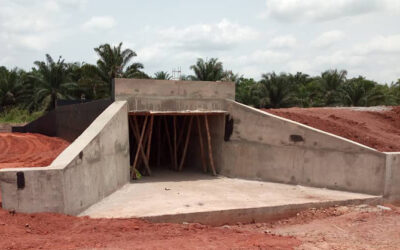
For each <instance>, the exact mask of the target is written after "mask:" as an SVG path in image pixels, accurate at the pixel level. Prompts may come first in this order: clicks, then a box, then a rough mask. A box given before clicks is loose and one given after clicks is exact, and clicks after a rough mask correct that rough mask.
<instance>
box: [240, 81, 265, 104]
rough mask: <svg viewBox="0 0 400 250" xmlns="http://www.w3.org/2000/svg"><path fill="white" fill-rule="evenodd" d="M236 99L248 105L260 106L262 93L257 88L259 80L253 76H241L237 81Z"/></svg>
mask: <svg viewBox="0 0 400 250" xmlns="http://www.w3.org/2000/svg"><path fill="white" fill-rule="evenodd" d="M235 100H236V101H237V102H240V103H243V104H246V105H250V106H253V107H259V105H260V93H259V89H258V88H257V82H256V81H254V79H253V78H250V79H248V78H243V77H241V78H239V80H238V81H237V82H236V96H235Z"/></svg>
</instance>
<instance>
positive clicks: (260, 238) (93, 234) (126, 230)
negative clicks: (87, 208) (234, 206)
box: [0, 209, 300, 249]
mask: <svg viewBox="0 0 400 250" xmlns="http://www.w3.org/2000/svg"><path fill="white" fill-rule="evenodd" d="M298 245H300V241H299V240H296V239H295V238H293V237H282V236H274V235H270V234H265V233H264V232H248V231H241V230H238V229H234V228H231V227H225V228H224V227H219V228H216V227H210V226H204V225H200V224H186V225H184V224H166V223H165V224H152V223H148V222H145V221H142V220H137V219H89V218H86V217H83V218H82V217H73V216H67V215H57V214H49V213H46V214H45V213H43V214H32V215H27V214H10V213H8V212H6V211H4V210H1V209H0V249H27V248H29V249H77V248H79V249H92V248H101V249H138V248H139V249H204V248H206V249H271V248H272V249H293V248H294V247H296V246H298Z"/></svg>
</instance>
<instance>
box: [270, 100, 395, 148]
mask: <svg viewBox="0 0 400 250" xmlns="http://www.w3.org/2000/svg"><path fill="white" fill-rule="evenodd" d="M263 110H264V111H266V112H268V113H271V114H274V115H278V116H281V117H284V118H287V119H290V120H293V121H296V122H300V123H303V124H306V125H308V126H311V127H314V128H317V129H320V130H323V131H326V132H329V133H332V134H335V135H338V136H342V137H345V138H347V139H350V140H353V141H356V142H358V143H361V144H364V145H366V146H369V147H371V148H375V149H377V150H379V151H381V152H400V106H397V107H389V108H377V107H373V108H365V109H357V108H306V109H305V108H288V109H263Z"/></svg>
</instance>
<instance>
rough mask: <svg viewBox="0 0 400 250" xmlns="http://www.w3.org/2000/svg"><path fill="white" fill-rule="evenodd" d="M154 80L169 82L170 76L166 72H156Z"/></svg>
mask: <svg viewBox="0 0 400 250" xmlns="http://www.w3.org/2000/svg"><path fill="white" fill-rule="evenodd" d="M154 79H157V80H171V79H172V76H171V75H170V74H169V73H168V72H167V71H158V72H156V73H154Z"/></svg>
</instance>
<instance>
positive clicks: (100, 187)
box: [0, 101, 129, 215]
mask: <svg viewBox="0 0 400 250" xmlns="http://www.w3.org/2000/svg"><path fill="white" fill-rule="evenodd" d="M127 112H128V109H127V103H126V102H123V101H120V102H114V103H113V104H112V105H110V106H109V107H108V108H107V109H106V110H105V111H104V112H103V113H101V115H100V116H98V117H97V118H96V119H95V121H94V122H93V123H92V124H91V125H90V126H89V127H88V128H87V129H86V130H85V131H84V132H83V133H82V134H81V135H80V136H79V137H78V138H77V139H76V140H75V141H74V142H73V143H72V144H71V145H70V146H69V147H68V148H67V149H65V150H64V151H63V152H62V153H61V154H60V155H59V156H58V157H57V158H56V159H55V160H54V161H53V163H52V164H51V165H50V166H49V167H44V168H19V169H3V170H0V189H1V191H2V202H3V208H5V209H7V210H16V211H18V212H29V213H33V212H57V213H66V214H72V215H75V214H78V213H79V212H81V211H82V210H84V209H85V208H87V207H89V206H90V205H92V204H94V203H96V202H98V201H99V200H101V199H102V198H104V197H105V196H107V195H109V194H111V193H112V192H114V191H115V190H117V189H118V188H119V187H121V186H122V185H124V184H125V183H127V182H128V181H129V137H128V120H127ZM17 172H22V173H23V174H24V178H25V187H24V188H22V189H18V187H17Z"/></svg>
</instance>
